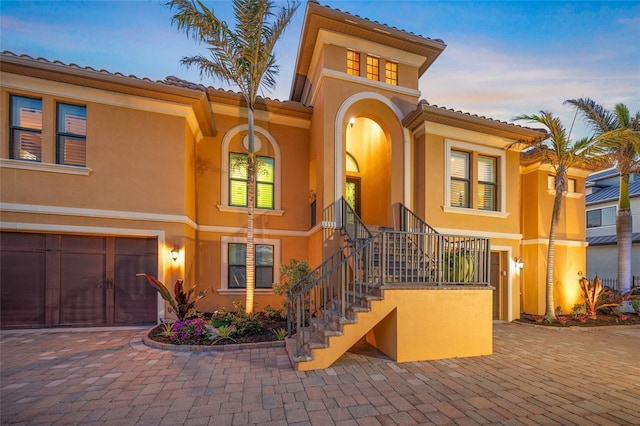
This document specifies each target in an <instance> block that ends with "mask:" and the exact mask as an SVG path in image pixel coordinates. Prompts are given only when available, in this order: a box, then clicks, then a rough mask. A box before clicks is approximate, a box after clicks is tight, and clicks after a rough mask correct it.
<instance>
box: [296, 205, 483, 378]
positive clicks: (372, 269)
mask: <svg viewBox="0 0 640 426" xmlns="http://www.w3.org/2000/svg"><path fill="white" fill-rule="evenodd" d="M334 208H335V211H334V212H332V214H333V215H334V218H335V217H338V218H341V219H342V220H341V223H339V224H338V223H337V222H332V221H331V220H325V221H324V222H325V223H335V224H336V225H335V227H336V229H337V230H338V232H339V234H340V235H341V236H342V237H343V238H344V241H343V244H342V246H341V248H340V250H338V251H337V252H336V253H334V254H333V255H332V256H331V257H330V258H329V259H327V260H326V261H325V262H324V263H323V264H322V265H320V266H319V267H318V268H316V269H315V270H314V271H312V272H311V274H310V276H308V277H306V278H305V279H303V280H301V281H300V282H299V283H297V284H296V285H294V286H292V287H291V288H290V289H289V291H288V302H289V303H288V325H289V327H288V328H289V338H288V339H287V350H288V352H289V355H290V358H291V359H292V361H293V363H294V365H295V366H296V368H297V369H299V370H311V369H321V368H327V367H329V366H330V365H331V364H333V362H335V361H336V360H337V359H338V358H339V357H340V356H342V355H343V354H344V353H345V352H346V351H348V350H349V348H351V346H353V345H354V344H355V343H356V342H357V341H358V340H360V339H362V338H363V337H364V336H366V335H367V334H368V333H370V332H371V331H372V330H373V329H375V328H376V327H378V325H379V324H380V323H381V322H383V321H384V320H385V319H386V318H388V317H391V316H392V315H394V314H395V313H397V312H399V306H398V303H399V302H397V300H401V299H398V298H391V299H389V298H385V291H387V290H391V289H393V288H394V287H395V286H399V285H400V286H414V287H415V286H432V287H434V286H439V285H442V284H443V277H444V276H445V275H447V274H446V273H443V268H442V267H441V266H442V265H443V264H444V263H445V260H446V259H445V253H449V252H450V251H451V250H452V249H453V248H455V249H459V248H460V247H464V248H465V250H467V249H468V248H469V247H471V246H473V247H475V246H476V245H477V246H478V247H480V246H482V247H483V248H484V249H485V250H486V253H483V257H482V258H480V257H479V256H478V255H477V254H476V255H475V258H476V259H477V260H478V263H479V262H481V261H483V262H488V247H489V246H488V240H486V239H477V238H471V237H454V236H443V235H441V234H438V233H437V232H436V231H435V229H433V228H431V227H429V226H428V225H427V224H426V223H424V222H423V221H422V220H420V219H419V218H417V216H415V215H414V214H413V213H411V212H410V211H409V210H408V209H406V208H404V206H402V205H399V206H398V212H399V216H401V219H400V220H398V226H397V227H398V228H399V229H398V230H392V229H389V228H378V227H376V228H373V227H371V228H368V227H366V226H365V225H364V224H362V222H361V221H360V219H359V217H358V216H357V215H356V214H355V212H353V210H352V209H351V207H350V206H349V204H348V203H347V202H346V201H345V200H344V199H341V200H338V202H336V204H335V206H334ZM463 238H464V239H463ZM478 240H483V241H478ZM480 243H484V244H480ZM484 254H486V256H484ZM476 270H478V271H481V270H483V268H476ZM449 278H450V277H449ZM475 278H476V280H477V281H479V282H477V283H476V282H472V284H481V285H484V286H486V285H488V275H487V276H486V277H484V276H482V277H481V276H479V275H478V276H477V277H475ZM465 284H468V283H465ZM392 299H393V300H392Z"/></svg>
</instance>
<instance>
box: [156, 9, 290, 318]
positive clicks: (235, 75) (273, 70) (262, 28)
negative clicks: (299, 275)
mask: <svg viewBox="0 0 640 426" xmlns="http://www.w3.org/2000/svg"><path fill="white" fill-rule="evenodd" d="M167 4H168V6H169V7H170V8H171V10H172V11H175V13H174V15H173V18H172V22H173V23H174V24H176V26H177V27H178V29H180V30H183V31H184V32H185V33H186V35H187V37H190V38H193V39H195V40H196V41H198V42H200V43H204V44H205V45H206V48H207V50H208V51H209V55H208V57H205V56H201V55H196V56H189V57H183V58H182V60H181V63H182V65H185V66H186V67H191V66H196V67H198V68H199V70H200V76H202V77H211V78H213V79H217V80H220V81H222V82H223V83H226V84H229V85H231V86H236V87H238V89H239V90H240V92H241V93H242V95H243V97H244V100H245V102H246V103H247V110H248V114H247V115H248V144H247V145H248V148H247V151H248V160H247V180H248V183H247V210H248V213H247V259H246V265H247V266H246V267H247V274H246V300H245V308H246V311H247V313H251V312H253V307H254V291H255V245H254V224H253V217H254V212H255V193H256V155H255V150H254V124H253V120H254V118H253V116H254V108H255V103H256V99H257V97H258V91H259V90H260V89H261V88H266V89H273V88H275V86H276V81H275V77H276V76H277V75H278V72H279V67H278V65H276V57H275V54H274V47H275V44H276V42H277V41H278V39H279V38H280V36H281V35H282V34H283V33H284V30H285V28H286V27H287V26H288V25H289V23H290V22H291V19H292V18H293V15H294V13H295V11H296V9H297V8H298V5H299V1H298V0H294V1H293V2H287V4H286V5H285V6H282V7H280V8H279V10H278V11H277V13H274V12H273V11H272V9H273V8H274V2H273V1H270V0H244V1H243V0H233V12H234V15H235V20H236V21H235V25H234V27H229V26H228V25H227V23H226V22H225V21H222V20H221V19H219V18H218V17H217V16H216V15H215V14H214V12H213V9H208V8H207V7H206V6H205V5H204V4H203V2H202V1H201V0H171V1H169V2H168V3H167ZM270 19H273V22H270Z"/></svg>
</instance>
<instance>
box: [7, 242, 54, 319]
mask: <svg viewBox="0 0 640 426" xmlns="http://www.w3.org/2000/svg"><path fill="white" fill-rule="evenodd" d="M4 241H5V240H4V239H3V244H4ZM1 257H2V260H1V261H2V268H0V269H1V270H2V272H1V274H0V282H1V283H2V285H0V301H1V303H0V310H1V314H2V316H1V320H2V326H3V328H4V327H5V326H25V327H37V326H44V324H45V295H46V290H45V283H46V277H45V264H46V254H45V253H44V251H42V252H24V251H7V250H5V249H4V246H3V250H2V253H1Z"/></svg>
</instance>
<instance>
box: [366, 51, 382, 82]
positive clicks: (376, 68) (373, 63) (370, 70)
mask: <svg viewBox="0 0 640 426" xmlns="http://www.w3.org/2000/svg"><path fill="white" fill-rule="evenodd" d="M367 78H368V79H369V80H376V81H379V80H380V59H379V58H376V57H375V56H367Z"/></svg>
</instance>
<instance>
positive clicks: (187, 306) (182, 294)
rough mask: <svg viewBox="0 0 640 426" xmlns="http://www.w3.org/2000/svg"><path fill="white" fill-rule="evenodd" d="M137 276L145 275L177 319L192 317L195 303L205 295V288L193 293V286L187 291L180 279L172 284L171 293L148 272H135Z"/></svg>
mask: <svg viewBox="0 0 640 426" xmlns="http://www.w3.org/2000/svg"><path fill="white" fill-rule="evenodd" d="M136 275H137V276H139V277H145V278H146V279H147V280H148V281H149V284H151V286H152V287H153V288H155V289H156V290H158V292H159V293H160V296H162V298H163V299H164V300H166V301H167V303H169V306H170V308H169V311H170V312H174V313H175V314H176V316H177V317H178V320H180V321H184V320H185V319H189V318H193V317H195V316H197V314H198V313H197V311H196V303H197V302H198V301H199V300H200V299H202V298H203V297H205V296H206V290H205V291H200V292H198V294H195V290H196V288H195V287H191V288H190V289H189V290H188V291H185V290H184V282H183V281H182V280H177V281H176V283H175V285H174V286H173V294H174V295H175V296H174V295H172V294H171V292H170V291H169V289H168V288H167V286H165V285H164V284H163V283H162V282H160V281H159V280H157V279H156V278H154V277H152V276H151V275H149V274H136Z"/></svg>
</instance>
